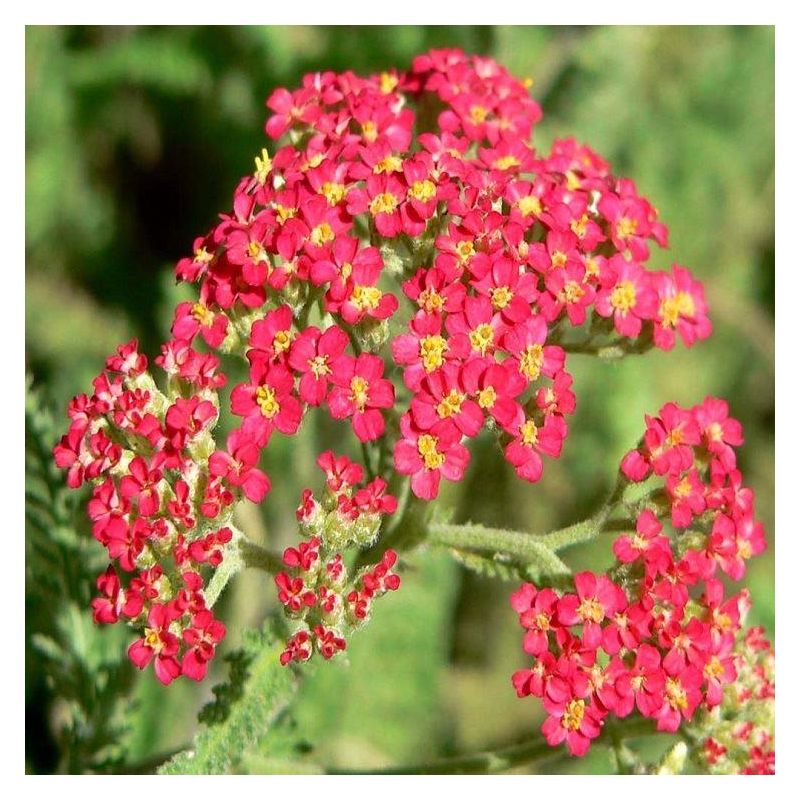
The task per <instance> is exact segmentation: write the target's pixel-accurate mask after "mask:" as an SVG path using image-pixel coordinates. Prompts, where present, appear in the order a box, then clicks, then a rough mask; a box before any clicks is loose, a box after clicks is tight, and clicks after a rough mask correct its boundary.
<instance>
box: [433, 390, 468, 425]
mask: <svg viewBox="0 0 800 800" xmlns="http://www.w3.org/2000/svg"><path fill="white" fill-rule="evenodd" d="M465 397H466V395H464V394H462V393H461V392H459V391H457V390H456V389H451V390H450V391H449V393H448V394H446V395H445V396H444V397H443V398H442V399H441V401H440V402H439V405H437V406H436V413H437V414H438V415H439V416H440V417H442V418H446V417H452V416H453V415H454V414H458V413H460V412H461V404H462V403H463V402H464V399H465Z"/></svg>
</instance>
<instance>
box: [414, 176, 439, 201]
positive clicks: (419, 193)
mask: <svg viewBox="0 0 800 800" xmlns="http://www.w3.org/2000/svg"><path fill="white" fill-rule="evenodd" d="M408 193H409V194H410V195H411V196H412V197H413V198H414V199H415V200H419V201H420V202H421V203H427V202H428V201H429V200H433V198H434V197H436V184H435V183H434V182H433V181H432V180H429V179H428V178H426V179H425V180H423V181H414V183H412V184H411V188H410V189H409V190H408Z"/></svg>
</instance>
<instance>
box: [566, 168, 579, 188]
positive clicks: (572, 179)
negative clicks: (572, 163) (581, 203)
mask: <svg viewBox="0 0 800 800" xmlns="http://www.w3.org/2000/svg"><path fill="white" fill-rule="evenodd" d="M566 176H567V189H569V190H570V191H571V192H574V191H575V190H576V189H580V188H581V186H582V185H583V184H582V183H581V179H580V178H579V177H578V176H577V174H576V173H575V172H574V171H573V170H571V169H568V170H567V172H566Z"/></svg>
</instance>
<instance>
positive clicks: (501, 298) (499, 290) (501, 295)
mask: <svg viewBox="0 0 800 800" xmlns="http://www.w3.org/2000/svg"><path fill="white" fill-rule="evenodd" d="M489 294H490V296H491V298H492V305H493V306H494V307H495V308H497V309H503V308H505V307H506V306H507V305H508V304H509V303H510V302H511V301H512V300H513V299H514V292H512V291H511V289H510V288H509V287H508V286H496V287H495V288H493V289H492V290H491V291H490V292H489Z"/></svg>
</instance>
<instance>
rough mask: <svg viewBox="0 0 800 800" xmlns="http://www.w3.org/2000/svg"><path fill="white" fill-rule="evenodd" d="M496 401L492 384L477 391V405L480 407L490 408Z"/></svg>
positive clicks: (495, 393)
mask: <svg viewBox="0 0 800 800" xmlns="http://www.w3.org/2000/svg"><path fill="white" fill-rule="evenodd" d="M496 401H497V392H496V391H495V388H494V386H487V387H486V388H485V389H481V390H480V391H479V392H478V405H479V406H480V407H481V408H492V407H493V406H494V404H495V402H496Z"/></svg>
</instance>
